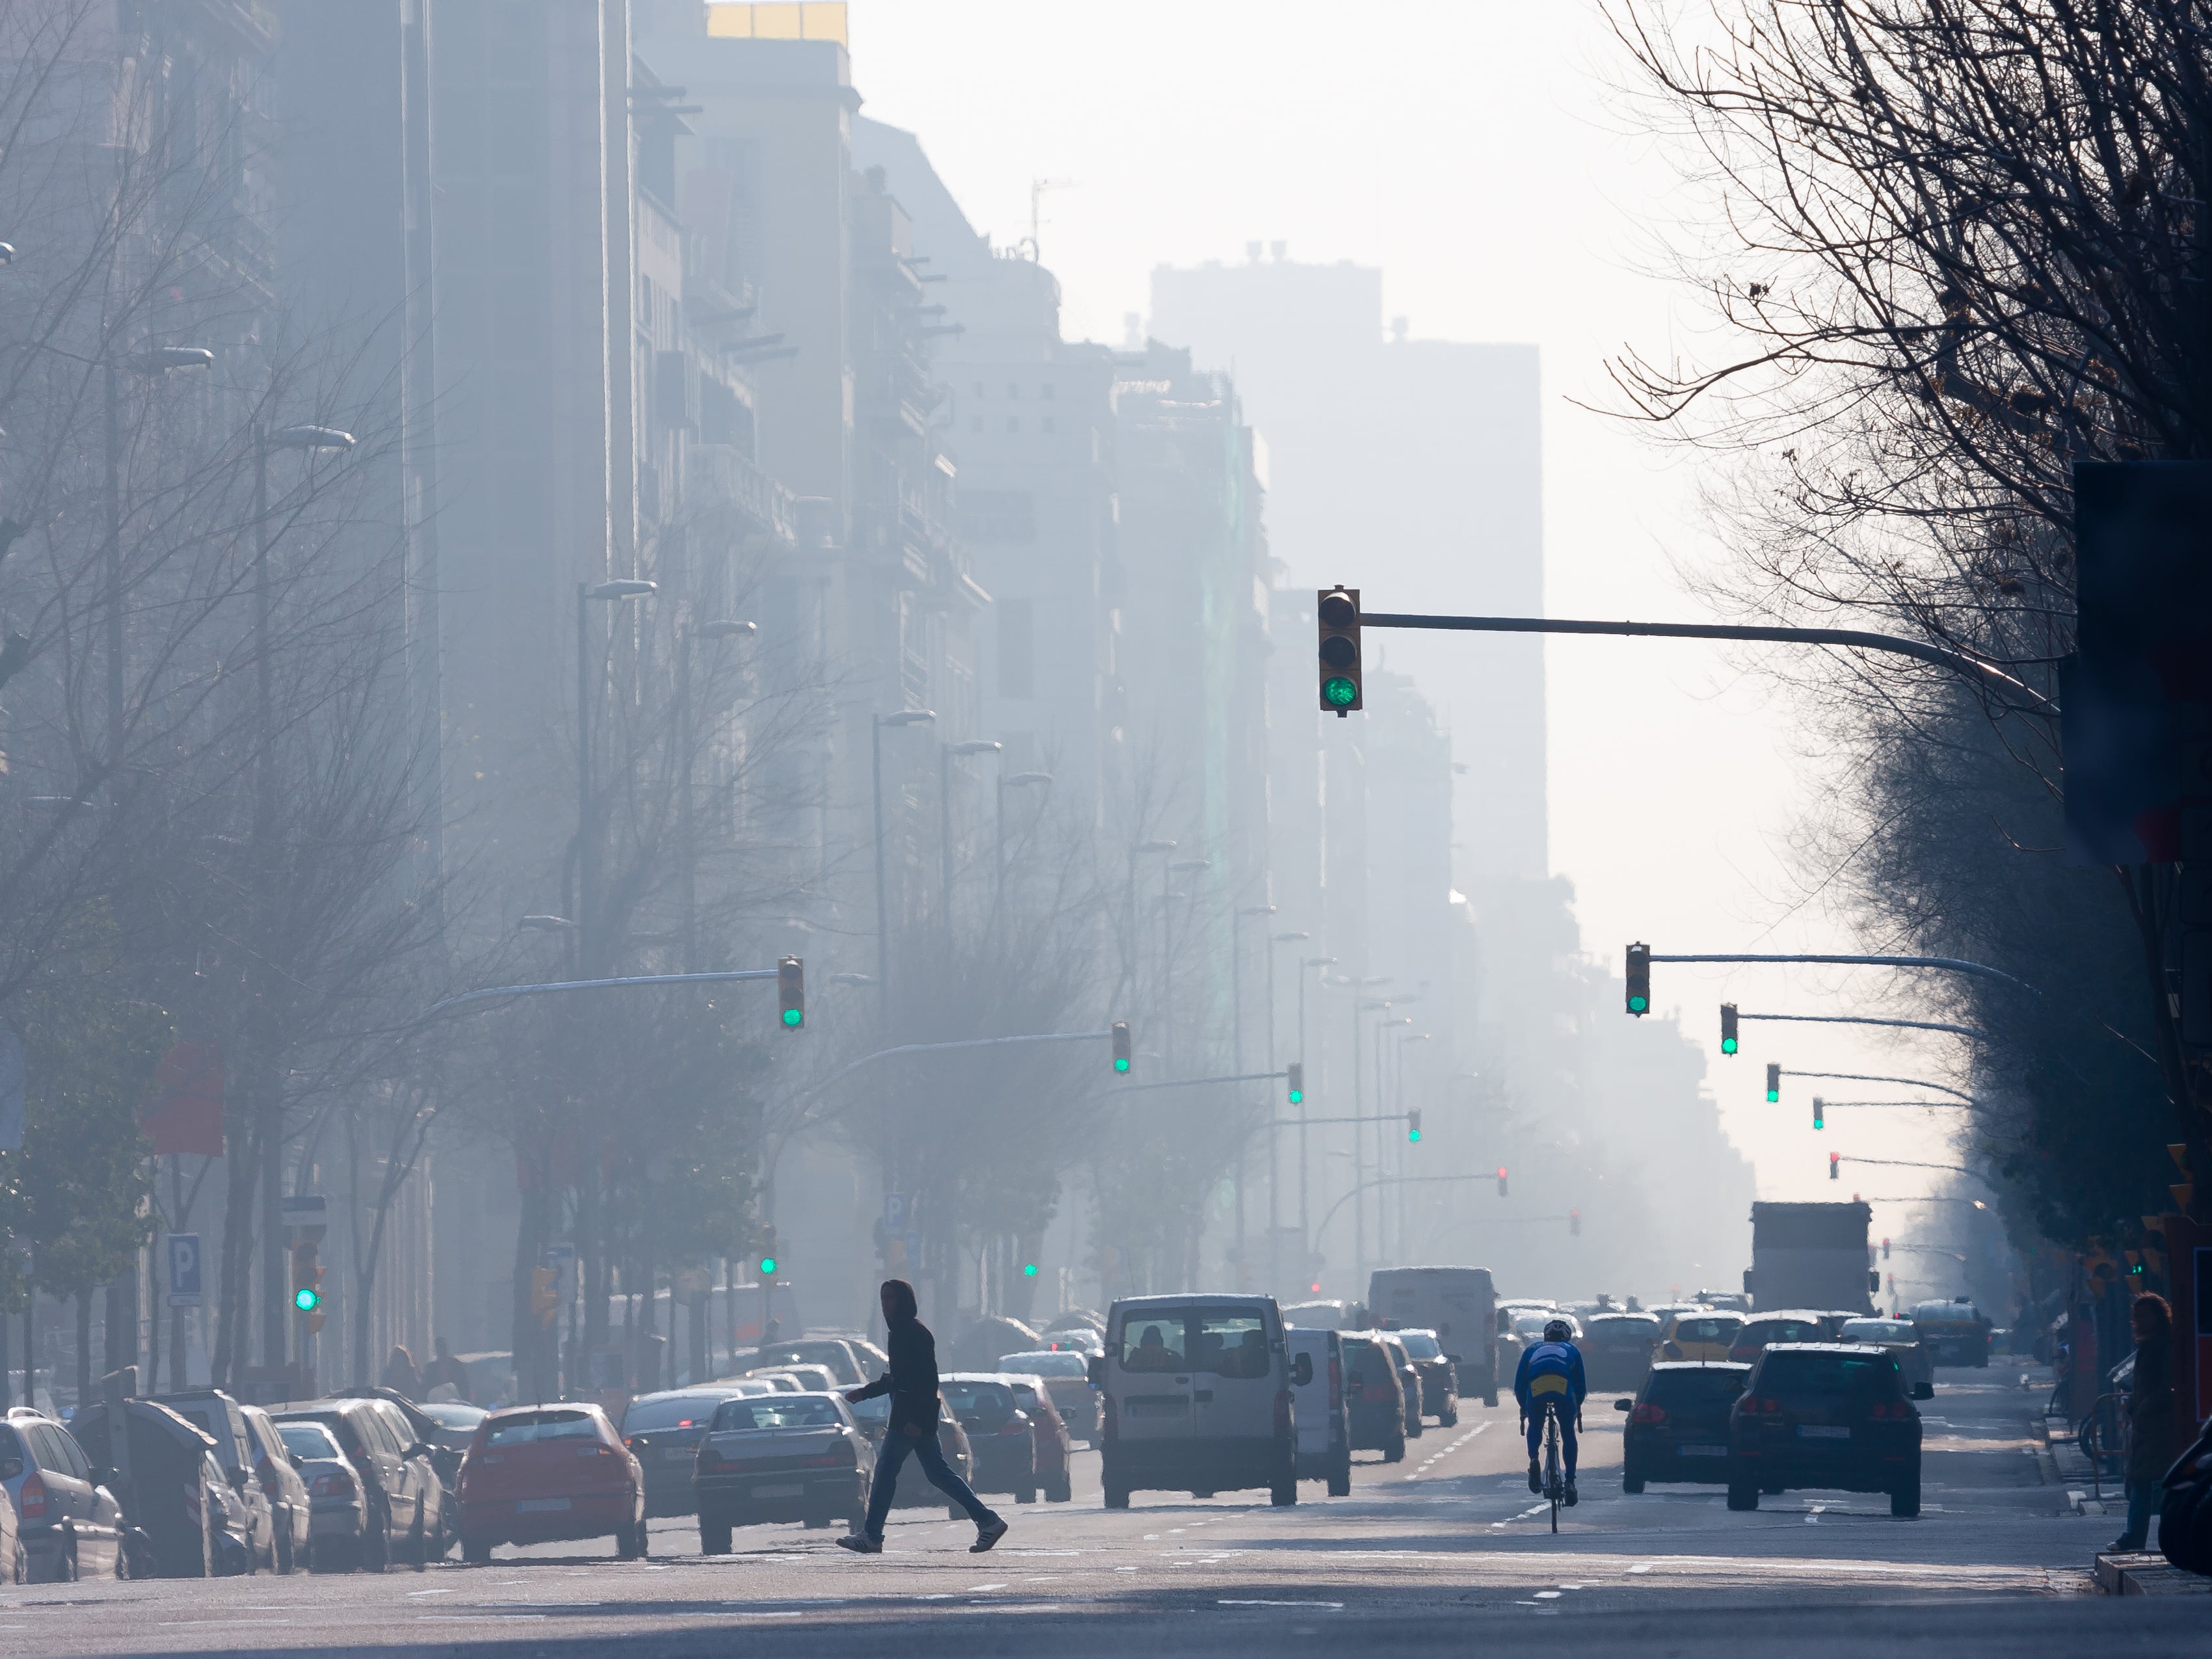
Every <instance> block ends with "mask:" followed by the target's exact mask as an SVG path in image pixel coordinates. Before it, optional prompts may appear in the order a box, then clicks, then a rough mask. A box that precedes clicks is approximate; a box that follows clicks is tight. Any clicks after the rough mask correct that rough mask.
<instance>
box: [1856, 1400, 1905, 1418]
mask: <svg viewBox="0 0 2212 1659" xmlns="http://www.w3.org/2000/svg"><path fill="white" fill-rule="evenodd" d="M1867 1414H1868V1415H1869V1417H1898V1418H1904V1417H1910V1416H1911V1415H1912V1407H1910V1406H1908V1405H1906V1404H1905V1402H1904V1401H1902V1400H1877V1401H1875V1402H1874V1409H1873V1410H1872V1411H1870V1412H1869V1413H1867Z"/></svg>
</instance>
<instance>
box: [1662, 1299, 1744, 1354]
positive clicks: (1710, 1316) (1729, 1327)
mask: <svg viewBox="0 0 2212 1659" xmlns="http://www.w3.org/2000/svg"><path fill="white" fill-rule="evenodd" d="M1742 1328H1743V1316H1742V1315H1741V1314H1738V1313H1727V1312H1723V1311H1721V1310H1717V1309H1714V1308H1692V1309H1688V1310H1685V1311H1683V1312H1681V1313H1677V1314H1674V1315H1671V1316H1668V1320H1667V1322H1666V1324H1665V1325H1664V1326H1663V1327H1662V1328H1661V1331H1660V1336H1659V1358H1661V1359H1662V1360H1689V1359H1694V1360H1702V1361H1705V1362H1707V1363H1712V1362H1716V1361H1717V1362H1720V1363H1723V1364H1733V1363H1734V1362H1733V1361H1730V1360H1729V1349H1730V1348H1731V1347H1733V1346H1735V1334H1736V1333H1737V1332H1738V1331H1740V1330H1741V1329H1742Z"/></svg>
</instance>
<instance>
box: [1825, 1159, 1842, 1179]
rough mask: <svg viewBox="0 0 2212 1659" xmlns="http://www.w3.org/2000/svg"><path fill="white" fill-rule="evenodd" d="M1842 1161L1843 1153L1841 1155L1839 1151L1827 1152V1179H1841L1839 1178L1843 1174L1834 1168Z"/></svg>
mask: <svg viewBox="0 0 2212 1659" xmlns="http://www.w3.org/2000/svg"><path fill="white" fill-rule="evenodd" d="M1843 1161H1844V1155H1843V1154H1842V1153H1841V1152H1830V1153H1829V1154H1828V1179H1829V1180H1831V1181H1841V1180H1842V1179H1843V1178H1844V1177H1843V1176H1842V1174H1841V1173H1840V1172H1839V1171H1838V1170H1837V1168H1836V1166H1837V1165H1838V1164H1841V1163H1842V1162H1843Z"/></svg>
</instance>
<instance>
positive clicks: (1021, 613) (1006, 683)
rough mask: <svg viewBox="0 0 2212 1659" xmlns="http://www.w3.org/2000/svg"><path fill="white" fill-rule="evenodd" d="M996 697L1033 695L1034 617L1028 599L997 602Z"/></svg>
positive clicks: (1034, 688)
mask: <svg viewBox="0 0 2212 1659" xmlns="http://www.w3.org/2000/svg"><path fill="white" fill-rule="evenodd" d="M999 695H1000V696H1002V697H1033V696H1036V612H1035V608H1034V605H1033V602H1032V601H1030V600H1028V599H1001V600H1000V601H999Z"/></svg>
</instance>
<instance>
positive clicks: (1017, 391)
mask: <svg viewBox="0 0 2212 1659" xmlns="http://www.w3.org/2000/svg"><path fill="white" fill-rule="evenodd" d="M1021 395H1022V389H1021V387H1019V386H1016V385H1015V384H1014V383H1013V382H1012V380H1009V381H1007V382H1006V396H1008V397H1009V398H1018V397H1020V396H1021Z"/></svg>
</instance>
